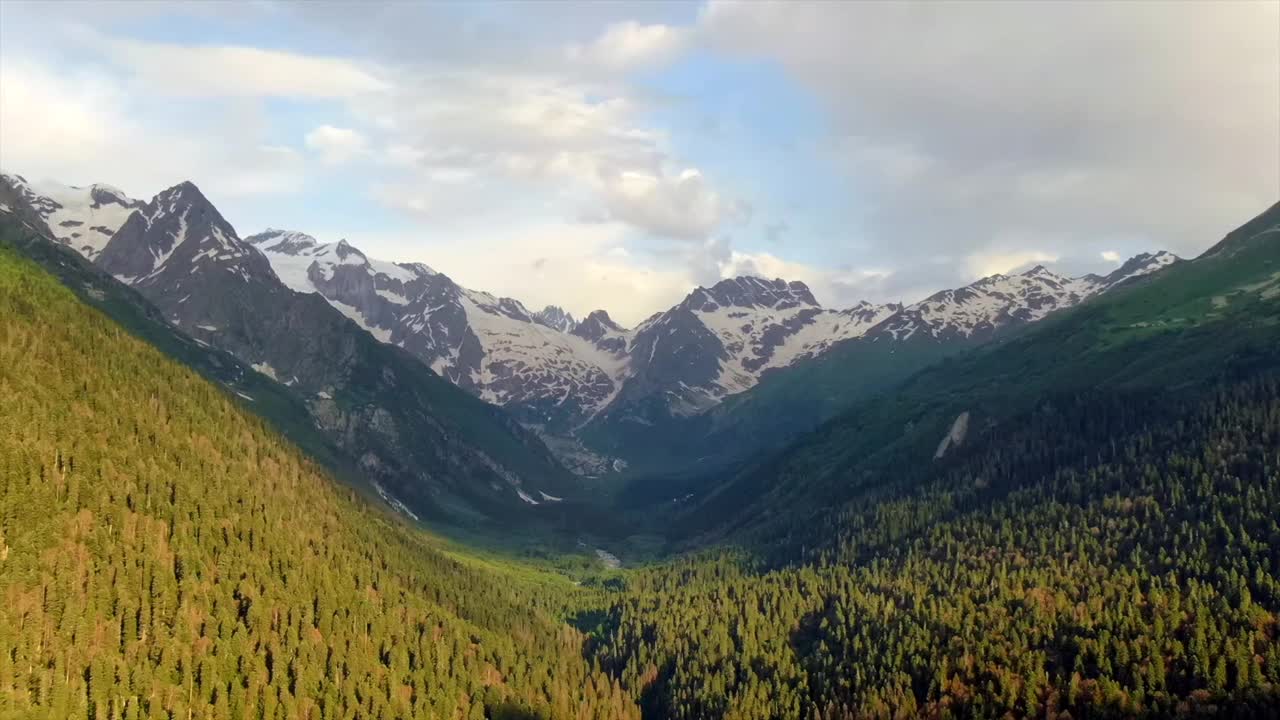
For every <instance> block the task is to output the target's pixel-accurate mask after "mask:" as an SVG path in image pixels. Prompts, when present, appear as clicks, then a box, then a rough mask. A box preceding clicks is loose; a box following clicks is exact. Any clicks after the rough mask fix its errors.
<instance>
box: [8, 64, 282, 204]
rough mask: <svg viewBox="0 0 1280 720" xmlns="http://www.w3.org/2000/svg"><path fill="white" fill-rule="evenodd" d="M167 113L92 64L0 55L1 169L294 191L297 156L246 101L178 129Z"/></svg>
mask: <svg viewBox="0 0 1280 720" xmlns="http://www.w3.org/2000/svg"><path fill="white" fill-rule="evenodd" d="M165 112H172V108H168V107H167V106H166V105H165V103H163V102H160V101H157V100H155V99H154V98H150V97H147V96H145V95H144V96H138V95H137V94H136V93H134V92H132V91H131V89H130V87H129V86H128V84H127V83H124V82H122V81H121V80H120V79H119V78H117V77H116V76H114V75H112V74H110V73H106V72H103V71H102V70H101V69H99V68H88V69H82V70H77V71H73V72H68V71H65V70H63V71H59V70H56V69H54V68H52V67H50V66H48V65H46V64H43V63H40V62H34V61H31V60H27V59H21V60H19V59H12V58H8V57H6V58H5V59H4V61H3V62H0V159H2V160H3V164H4V168H5V170H6V171H11V172H18V173H22V174H24V175H27V176H29V177H31V178H32V179H52V180H58V181H60V182H65V183H69V184H81V185H83V184H90V183H94V182H108V183H111V184H113V185H117V186H119V187H122V188H124V189H125V190H126V191H127V192H130V193H131V194H134V195H136V196H139V197H150V195H152V194H154V193H156V192H158V191H160V190H162V189H164V188H165V187H168V186H170V185H174V184H176V183H178V182H181V181H183V180H187V179H194V180H196V181H197V182H199V184H200V187H201V188H202V189H204V190H205V191H206V192H207V193H210V194H211V195H212V196H215V197H221V198H235V197H246V196H254V195H272V194H278V193H289V192H295V191H297V190H299V189H300V188H301V187H302V185H303V178H304V176H305V169H304V166H303V160H302V158H301V157H300V156H299V154H298V153H297V151H295V150H293V149H292V148H288V147H284V146H280V145H276V144H272V143H270V142H268V141H267V138H266V137H265V135H264V133H263V129H262V127H261V124H260V123H259V118H258V117H257V113H256V110H255V109H254V108H253V107H252V106H246V107H238V106H234V105H231V106H226V107H224V108H223V109H222V112H219V113H215V114H213V115H211V116H202V117H201V118H199V119H192V121H191V123H190V124H184V125H183V127H181V128H174V127H170V126H166V125H159V124H150V123H148V122H147V121H148V120H149V119H150V118H153V117H158V116H162V115H163V114H164V113H165Z"/></svg>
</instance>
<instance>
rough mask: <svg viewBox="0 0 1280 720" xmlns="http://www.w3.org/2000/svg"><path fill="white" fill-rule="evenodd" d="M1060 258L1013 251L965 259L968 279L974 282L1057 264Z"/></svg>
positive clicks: (1034, 252) (1037, 253)
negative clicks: (1024, 269) (1032, 266)
mask: <svg viewBox="0 0 1280 720" xmlns="http://www.w3.org/2000/svg"><path fill="white" fill-rule="evenodd" d="M1059 257H1060V256H1058V255H1054V254H1052V253H1047V252H1041V251H1038V250H1015V251H1012V252H978V253H974V254H972V255H970V256H969V257H968V258H966V261H965V262H966V266H967V267H968V269H969V274H970V275H971V276H972V277H971V278H970V279H973V280H976V279H978V278H984V277H987V276H988V275H999V274H1006V273H1009V272H1010V271H1012V270H1019V269H1022V268H1026V267H1029V266H1031V265H1035V264H1039V263H1054V262H1057V261H1058V259H1059Z"/></svg>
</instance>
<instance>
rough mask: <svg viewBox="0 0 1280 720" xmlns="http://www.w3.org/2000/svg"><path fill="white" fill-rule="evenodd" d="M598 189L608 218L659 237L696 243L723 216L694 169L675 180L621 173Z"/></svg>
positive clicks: (717, 201) (715, 196) (713, 194)
mask: <svg viewBox="0 0 1280 720" xmlns="http://www.w3.org/2000/svg"><path fill="white" fill-rule="evenodd" d="M600 187H601V190H602V195H603V197H604V202H605V207H606V208H607V211H608V215H609V217H611V218H612V219H615V220H619V221H622V222H625V223H628V224H630V225H632V226H634V227H637V228H640V229H642V230H644V231H646V232H648V233H652V234H654V235H658V236H662V237H668V238H675V239H680V240H700V239H703V238H706V237H707V236H708V235H710V233H711V232H712V231H713V230H714V229H715V228H716V227H717V226H719V224H720V222H721V220H722V219H723V218H724V217H725V212H726V210H725V207H724V203H723V201H722V200H721V199H720V196H719V194H717V193H716V192H715V191H714V190H712V189H711V188H710V187H709V186H708V185H707V183H706V181H705V180H704V179H703V177H702V174H701V173H699V172H698V171H697V170H694V169H686V170H684V171H682V172H680V173H679V174H678V175H676V176H675V177H670V176H666V175H662V174H649V173H645V172H638V171H624V172H619V173H616V174H614V175H612V176H610V177H604V178H601V179H600Z"/></svg>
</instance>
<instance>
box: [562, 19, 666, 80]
mask: <svg viewBox="0 0 1280 720" xmlns="http://www.w3.org/2000/svg"><path fill="white" fill-rule="evenodd" d="M688 36H689V33H688V31H687V30H685V29H682V28H674V27H671V26H669V25H642V24H640V23H638V22H635V21H632V20H628V21H626V22H620V23H615V24H613V25H610V26H609V27H607V28H605V31H604V33H602V34H601V35H600V36H599V37H598V38H596V39H595V41H593V42H591V43H589V44H586V45H577V44H575V45H570V46H568V47H567V48H566V49H565V56H566V57H567V58H568V59H569V60H570V61H571V62H573V63H577V64H581V65H583V66H584V67H585V68H587V69H588V70H595V69H601V68H602V69H605V70H609V71H615V72H616V71H626V70H632V69H635V68H639V67H644V66H649V65H654V64H657V63H661V62H665V61H668V60H670V59H672V58H673V57H675V56H676V55H677V54H678V53H680V52H681V51H682V50H683V49H684V48H685V46H686V45H687V41H688V39H689V38H688Z"/></svg>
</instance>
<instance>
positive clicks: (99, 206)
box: [0, 175, 142, 260]
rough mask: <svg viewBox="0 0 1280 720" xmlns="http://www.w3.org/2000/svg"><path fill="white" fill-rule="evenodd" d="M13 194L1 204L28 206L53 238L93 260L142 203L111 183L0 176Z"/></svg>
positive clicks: (0, 180)
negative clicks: (79, 183) (64, 182)
mask: <svg viewBox="0 0 1280 720" xmlns="http://www.w3.org/2000/svg"><path fill="white" fill-rule="evenodd" d="M0 185H4V186H7V187H8V189H9V190H10V191H11V192H12V195H11V196H10V197H8V198H7V199H5V200H0V205H3V206H5V207H9V208H15V207H18V206H19V205H27V206H29V207H30V208H32V209H33V210H34V211H35V214H37V215H38V216H39V217H40V219H41V220H42V221H44V223H45V225H46V226H47V227H48V229H49V234H50V237H53V238H54V239H56V240H58V241H59V242H61V243H62V244H64V245H66V246H68V247H71V248H74V249H75V250H76V252H79V253H80V254H81V255H84V256H85V257H87V258H89V259H90V260H92V259H93V258H94V257H96V256H97V254H98V253H100V252H102V248H103V247H105V246H106V244H107V241H108V240H110V239H111V236H112V235H114V234H115V232H116V230H118V229H120V226H121V225H123V224H124V223H125V221H126V220H127V219H128V218H129V216H130V215H132V214H133V211H134V210H136V209H138V208H140V207H142V202H140V201H138V200H134V199H133V198H131V197H129V196H128V195H125V194H124V192H123V191H121V190H119V189H117V188H114V187H111V186H110V185H101V184H99V185H90V186H89V187H71V186H67V185H59V184H57V183H52V182H42V183H31V182H29V181H27V179H26V178H24V177H22V176H21V175H0Z"/></svg>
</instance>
